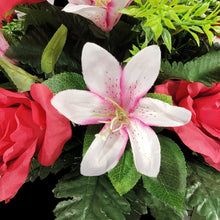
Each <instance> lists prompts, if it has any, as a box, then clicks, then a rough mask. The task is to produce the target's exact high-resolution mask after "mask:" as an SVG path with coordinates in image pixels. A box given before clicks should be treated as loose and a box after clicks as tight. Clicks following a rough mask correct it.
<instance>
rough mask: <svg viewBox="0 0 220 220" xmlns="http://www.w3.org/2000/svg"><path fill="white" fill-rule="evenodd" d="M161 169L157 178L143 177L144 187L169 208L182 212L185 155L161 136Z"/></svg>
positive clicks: (170, 141)
mask: <svg viewBox="0 0 220 220" xmlns="http://www.w3.org/2000/svg"><path fill="white" fill-rule="evenodd" d="M159 140H160V145H161V167H160V173H159V175H158V177H157V178H150V177H147V176H142V178H143V183H144V187H145V188H146V189H147V191H148V192H150V193H151V194H152V195H153V196H155V197H157V198H158V199H159V200H160V201H162V202H164V203H165V204H167V205H168V206H170V207H172V208H174V209H176V210H178V211H181V209H182V205H183V199H184V195H185V187H186V165H185V159H184V156H183V153H182V152H181V150H180V149H179V147H178V145H177V144H176V143H175V142H174V141H172V140H171V139H170V138H167V137H163V136H159Z"/></svg>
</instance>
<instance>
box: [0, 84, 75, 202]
mask: <svg viewBox="0 0 220 220" xmlns="http://www.w3.org/2000/svg"><path fill="white" fill-rule="evenodd" d="M30 92H31V96H32V98H31V97H30V96H29V94H28V93H27V92H25V93H18V92H12V91H9V90H5V89H2V88H0V113H1V114H0V201H3V200H6V202H7V201H9V200H10V199H11V198H12V197H14V195H15V194H16V193H17V191H18V190H19V188H20V187H21V186H22V185H23V184H24V182H25V180H26V178H27V175H28V172H29V169H30V164H31V160H32V158H33V156H34V155H35V153H38V159H39V161H40V163H41V164H42V165H45V166H49V165H52V164H53V163H54V162H55V160H56V159H57V158H58V156H59V155H60V153H61V151H62V148H63V146H64V143H65V142H66V141H67V140H68V139H69V138H70V137H71V126H70V123H69V121H68V120H67V119H66V118H65V117H63V116H62V115H61V114H59V113H58V111H57V110H56V109H55V108H54V107H53V106H52V105H51V103H50V100H51V98H52V97H53V93H52V92H51V91H50V90H49V89H48V88H47V87H46V86H45V85H43V84H34V85H32V87H31V91H30ZM55 128H56V129H55Z"/></svg>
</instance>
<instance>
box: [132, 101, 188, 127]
mask: <svg viewBox="0 0 220 220" xmlns="http://www.w3.org/2000/svg"><path fill="white" fill-rule="evenodd" d="M130 116H131V117H135V118H138V119H139V120H141V121H143V122H144V123H145V124H148V125H153V126H162V127H176V126H181V125H184V124H187V123H188V122H189V121H190V119H191V112H190V111H188V110H187V109H185V108H181V107H177V106H172V105H169V104H168V103H165V102H162V101H160V100H158V99H152V98H142V99H140V101H139V103H138V104H137V106H136V108H135V110H134V112H132V113H131V114H130Z"/></svg>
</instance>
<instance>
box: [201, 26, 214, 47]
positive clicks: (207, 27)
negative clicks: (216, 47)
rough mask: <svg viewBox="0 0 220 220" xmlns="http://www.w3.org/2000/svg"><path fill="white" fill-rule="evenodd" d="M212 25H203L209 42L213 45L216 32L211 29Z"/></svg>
mask: <svg viewBox="0 0 220 220" xmlns="http://www.w3.org/2000/svg"><path fill="white" fill-rule="evenodd" d="M210 28H211V25H204V26H203V27H202V29H203V31H204V32H205V34H206V36H207V37H208V41H209V44H210V45H212V42H213V39H214V34H213V33H212V32H211V31H210V30H209V29H210Z"/></svg>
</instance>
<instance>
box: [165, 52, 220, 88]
mask: <svg viewBox="0 0 220 220" xmlns="http://www.w3.org/2000/svg"><path fill="white" fill-rule="evenodd" d="M219 61H220V51H212V52H210V53H207V54H205V55H203V56H201V57H198V58H195V59H193V60H191V61H189V62H187V63H185V64H183V63H182V62H178V63H177V62H173V63H172V64H170V63H169V62H168V61H165V62H163V63H162V65H161V69H162V72H163V74H165V75H168V76H169V77H171V78H172V77H176V78H182V79H185V80H187V81H192V82H194V81H196V82H201V83H203V84H205V85H207V86H212V83H213V82H220V74H219V73H220V62H219Z"/></svg>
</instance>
